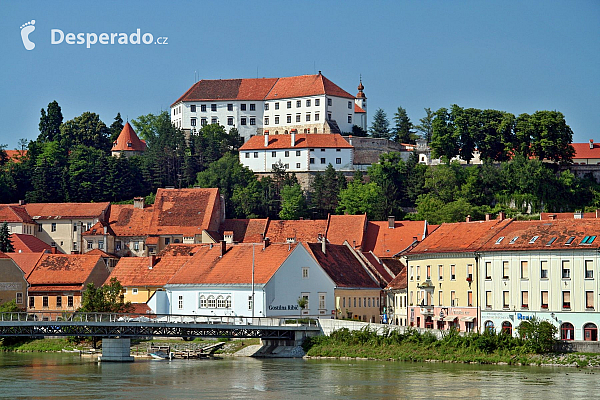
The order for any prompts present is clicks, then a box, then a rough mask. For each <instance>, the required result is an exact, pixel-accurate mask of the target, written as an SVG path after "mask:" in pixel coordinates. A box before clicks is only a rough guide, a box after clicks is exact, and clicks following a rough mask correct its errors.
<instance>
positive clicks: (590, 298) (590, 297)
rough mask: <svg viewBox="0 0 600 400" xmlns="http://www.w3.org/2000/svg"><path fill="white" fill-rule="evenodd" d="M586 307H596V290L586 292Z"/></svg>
mask: <svg viewBox="0 0 600 400" xmlns="http://www.w3.org/2000/svg"><path fill="white" fill-rule="evenodd" d="M585 308H587V309H588V310H589V309H592V310H593V309H594V292H593V291H591V290H588V291H586V292H585Z"/></svg>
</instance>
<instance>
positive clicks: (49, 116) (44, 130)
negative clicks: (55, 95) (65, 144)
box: [38, 100, 63, 143]
mask: <svg viewBox="0 0 600 400" xmlns="http://www.w3.org/2000/svg"><path fill="white" fill-rule="evenodd" d="M41 114H42V116H41V117H40V124H39V128H40V134H39V136H38V141H39V142H41V143H43V142H52V141H54V140H58V137H59V136H60V126H61V125H62V122H63V115H62V111H61V109H60V106H59V105H58V102H57V101H56V100H54V101H53V102H52V103H49V104H48V112H46V111H44V109H43V108H42V111H41Z"/></svg>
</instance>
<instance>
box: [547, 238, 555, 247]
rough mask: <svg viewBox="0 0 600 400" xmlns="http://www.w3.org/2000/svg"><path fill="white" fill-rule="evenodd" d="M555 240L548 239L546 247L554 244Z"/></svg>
mask: <svg viewBox="0 0 600 400" xmlns="http://www.w3.org/2000/svg"><path fill="white" fill-rule="evenodd" d="M555 240H556V238H555V237H553V238H552V239H550V240H549V241H548V243H546V246H550V245H551V244H552V243H554V241H555Z"/></svg>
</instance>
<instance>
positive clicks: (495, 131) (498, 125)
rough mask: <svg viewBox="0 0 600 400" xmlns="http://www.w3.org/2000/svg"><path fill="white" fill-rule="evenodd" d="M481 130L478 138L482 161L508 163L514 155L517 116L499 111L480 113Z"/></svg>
mask: <svg viewBox="0 0 600 400" xmlns="http://www.w3.org/2000/svg"><path fill="white" fill-rule="evenodd" d="M480 124H481V125H480V129H479V132H478V135H477V138H476V142H477V148H478V150H479V154H480V158H481V159H482V160H493V161H507V160H509V159H510V157H511V154H512V153H513V149H514V144H515V136H514V125H515V116H514V115H513V114H511V113H507V112H503V111H497V110H483V111H481V113H480Z"/></svg>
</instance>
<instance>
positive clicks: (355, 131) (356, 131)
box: [352, 125, 369, 137]
mask: <svg viewBox="0 0 600 400" xmlns="http://www.w3.org/2000/svg"><path fill="white" fill-rule="evenodd" d="M352 136H358V137H365V136H369V134H368V133H367V131H365V130H364V129H363V128H361V127H360V126H358V125H352Z"/></svg>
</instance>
